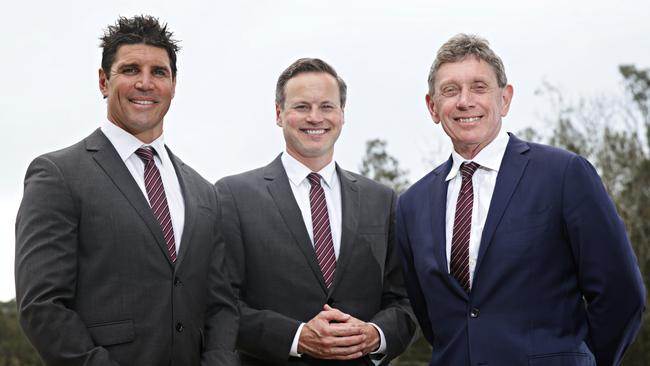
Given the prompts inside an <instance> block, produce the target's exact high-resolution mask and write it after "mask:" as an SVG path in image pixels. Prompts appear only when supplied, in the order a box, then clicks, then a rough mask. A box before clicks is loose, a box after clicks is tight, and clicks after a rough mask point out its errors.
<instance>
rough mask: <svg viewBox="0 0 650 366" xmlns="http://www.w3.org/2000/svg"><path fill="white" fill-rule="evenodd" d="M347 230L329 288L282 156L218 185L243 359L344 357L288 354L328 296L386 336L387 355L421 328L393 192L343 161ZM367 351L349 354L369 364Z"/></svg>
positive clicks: (306, 360) (295, 361)
mask: <svg viewBox="0 0 650 366" xmlns="http://www.w3.org/2000/svg"><path fill="white" fill-rule="evenodd" d="M336 169H337V173H338V176H339V179H340V182H341V200H342V213H343V220H342V234H341V249H340V254H339V258H338V261H337V267H336V272H335V275H334V282H333V284H332V286H331V288H330V289H329V290H328V289H327V287H326V286H325V283H324V281H323V278H322V274H321V272H320V268H319V266H318V263H317V260H316V255H315V252H314V249H313V246H312V243H311V240H310V238H309V234H308V233H307V229H306V226H305V223H304V221H303V219H302V216H301V213H300V209H299V208H298V204H297V203H296V201H295V198H294V196H293V193H292V191H291V187H290V185H289V180H288V178H287V175H286V173H285V171H284V167H283V165H282V162H281V160H280V157H278V158H276V159H275V160H274V161H273V162H272V163H271V164H269V165H268V166H266V167H263V168H260V169H257V170H253V171H250V172H247V173H243V174H239V175H235V176H231V177H227V178H224V179H222V180H220V181H219V182H218V183H217V191H218V193H219V198H220V199H221V200H222V208H223V215H222V218H223V222H224V236H225V238H226V247H227V255H228V266H229V268H231V275H232V276H233V279H232V284H233V289H234V290H235V293H236V294H237V295H238V296H239V300H240V301H239V307H240V312H241V321H240V328H239V338H238V341H237V348H238V350H239V351H240V354H241V358H242V362H243V364H245V365H261V364H278V365H281V364H292V365H300V364H302V365H316V364H318V365H320V364H330V363H332V364H343V363H337V362H325V361H322V360H315V359H310V358H309V357H307V356H303V357H302V358H295V357H289V350H290V347H291V343H292V341H293V338H294V336H295V334H296V331H297V329H298V326H299V325H300V323H301V322H307V321H309V320H310V319H311V318H313V317H314V316H315V315H317V314H318V313H319V312H320V311H321V310H322V308H323V305H324V304H326V303H327V304H330V305H331V306H333V307H335V308H338V309H340V310H342V311H343V312H346V313H349V314H351V315H352V316H354V317H357V318H359V319H361V320H363V321H369V322H374V323H375V324H377V325H378V326H379V327H380V328H381V329H382V331H383V332H384V334H385V336H386V341H387V345H388V349H387V357H386V363H387V362H388V361H389V360H390V359H392V358H394V357H396V356H397V355H399V354H400V353H402V352H403V351H404V349H405V348H406V347H407V346H408V344H409V342H410V340H411V338H412V336H413V333H414V331H415V322H414V316H413V315H412V311H411V308H410V305H409V302H408V299H407V297H406V292H405V289H404V285H403V279H402V272H401V269H400V264H399V258H398V257H397V251H396V250H397V248H396V244H395V232H394V226H395V225H394V215H393V209H394V203H395V194H394V192H393V191H392V190H390V189H389V188H387V187H384V186H382V185H380V184H378V183H375V182H373V181H371V180H369V179H367V178H364V177H361V176H358V175H355V174H352V173H349V172H347V171H344V170H342V169H340V168H339V167H338V166H337V168H336ZM369 363H370V360H369V359H368V357H364V358H362V359H359V360H355V361H352V362H347V363H346V364H350V365H365V364H369Z"/></svg>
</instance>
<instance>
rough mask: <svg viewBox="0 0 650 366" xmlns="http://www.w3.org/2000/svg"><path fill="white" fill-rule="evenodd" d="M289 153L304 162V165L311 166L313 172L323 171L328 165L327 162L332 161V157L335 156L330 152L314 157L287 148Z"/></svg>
mask: <svg viewBox="0 0 650 366" xmlns="http://www.w3.org/2000/svg"><path fill="white" fill-rule="evenodd" d="M287 153H288V154H289V155H291V156H292V157H293V158H294V159H296V160H298V161H299V162H300V163H302V164H303V165H304V166H306V167H307V168H309V169H310V170H311V171H312V172H319V171H321V169H323V168H324V167H325V166H327V164H329V163H331V162H332V158H333V154H329V155H327V156H318V157H313V158H312V157H305V156H300V155H298V154H296V153H294V152H293V151H291V150H289V149H287Z"/></svg>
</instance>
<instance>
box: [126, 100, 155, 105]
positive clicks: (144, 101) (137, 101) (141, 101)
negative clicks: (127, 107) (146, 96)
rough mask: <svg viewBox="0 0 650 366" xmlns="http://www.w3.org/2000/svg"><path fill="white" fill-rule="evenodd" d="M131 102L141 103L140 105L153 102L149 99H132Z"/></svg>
mask: <svg viewBox="0 0 650 366" xmlns="http://www.w3.org/2000/svg"><path fill="white" fill-rule="evenodd" d="M131 102H132V103H135V104H142V105H149V104H154V102H153V101H151V100H132V101H131Z"/></svg>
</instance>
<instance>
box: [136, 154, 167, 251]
mask: <svg viewBox="0 0 650 366" xmlns="http://www.w3.org/2000/svg"><path fill="white" fill-rule="evenodd" d="M155 153H156V151H155V150H154V149H153V147H151V146H145V147H141V148H139V149H138V150H136V151H135V154H136V155H138V156H139V157H140V159H142V161H143V162H144V186H145V187H146V189H147V196H149V205H150V206H151V209H152V210H153V214H154V216H156V220H158V223H160V227H161V228H162V232H163V236H164V237H165V243H166V244H167V250H169V258H170V259H171V260H172V263H173V262H176V244H175V240H174V228H173V227H172V217H171V215H170V214H169V206H167V196H166V195H165V187H164V186H163V182H162V178H161V177H160V171H158V167H156V163H155V162H154V160H153V156H154V154H155Z"/></svg>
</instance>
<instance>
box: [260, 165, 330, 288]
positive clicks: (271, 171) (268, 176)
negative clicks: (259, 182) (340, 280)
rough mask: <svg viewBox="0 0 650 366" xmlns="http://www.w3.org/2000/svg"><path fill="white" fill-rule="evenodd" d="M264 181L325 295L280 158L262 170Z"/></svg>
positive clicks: (315, 261)
mask: <svg viewBox="0 0 650 366" xmlns="http://www.w3.org/2000/svg"><path fill="white" fill-rule="evenodd" d="M264 180H265V181H266V184H267V188H268V190H269V194H270V195H271V197H272V198H273V202H275V205H276V207H277V208H278V211H279V212H280V215H281V216H282V219H283V220H284V223H285V224H286V225H287V228H288V229H289V231H290V232H291V235H292V236H293V238H294V240H295V243H296V245H297V246H298V248H299V249H300V251H301V252H302V254H303V255H304V256H305V259H306V260H307V263H309V267H311V270H312V272H313V274H314V276H315V277H316V279H317V280H318V283H319V284H320V285H321V288H322V289H323V291H324V292H325V293H327V286H325V281H324V280H323V275H322V273H321V270H320V267H319V266H318V261H317V259H316V252H315V251H314V246H313V244H312V242H311V239H309V233H308V232H307V227H306V226H305V222H304V220H303V219H302V214H301V212H300V208H299V207H298V203H296V199H295V198H294V196H293V192H292V191H291V186H290V183H289V178H288V177H287V174H286V172H285V171H284V167H283V166H282V160H281V159H280V156H278V157H277V158H275V160H273V162H271V164H269V165H267V166H266V167H265V168H264Z"/></svg>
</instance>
